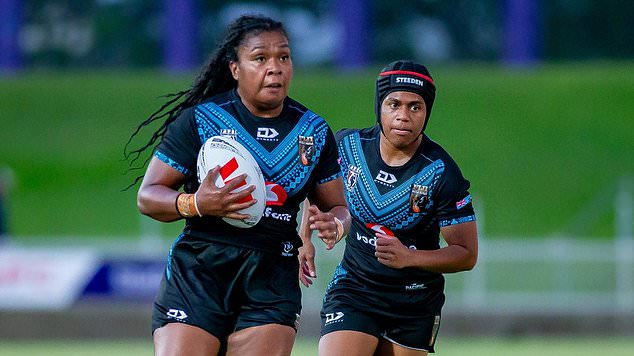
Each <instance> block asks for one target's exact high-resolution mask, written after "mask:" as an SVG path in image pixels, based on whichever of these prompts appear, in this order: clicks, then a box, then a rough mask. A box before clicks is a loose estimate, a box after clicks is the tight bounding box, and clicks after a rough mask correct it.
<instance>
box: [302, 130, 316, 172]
mask: <svg viewBox="0 0 634 356" xmlns="http://www.w3.org/2000/svg"><path fill="white" fill-rule="evenodd" d="M298 143H299V160H300V162H302V164H303V165H304V166H308V165H310V164H311V163H312V162H313V156H314V155H315V139H314V138H313V136H299V139H298Z"/></svg>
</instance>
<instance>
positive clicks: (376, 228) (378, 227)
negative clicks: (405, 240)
mask: <svg viewBox="0 0 634 356" xmlns="http://www.w3.org/2000/svg"><path fill="white" fill-rule="evenodd" d="M365 227H367V228H368V229H370V230H372V231H376V232H380V233H382V234H386V235H389V236H394V233H393V232H392V230H390V229H388V228H387V227H385V226H383V225H381V224H376V223H366V224H365Z"/></svg>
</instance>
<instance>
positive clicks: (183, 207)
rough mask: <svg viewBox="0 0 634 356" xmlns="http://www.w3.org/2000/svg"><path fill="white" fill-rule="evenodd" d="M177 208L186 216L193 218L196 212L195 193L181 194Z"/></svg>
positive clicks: (177, 199)
mask: <svg viewBox="0 0 634 356" xmlns="http://www.w3.org/2000/svg"><path fill="white" fill-rule="evenodd" d="M176 210H177V211H178V213H179V214H180V215H181V216H182V217H184V218H191V217H193V216H194V215H195V214H196V202H195V201H194V194H183V193H181V194H179V195H178V198H176Z"/></svg>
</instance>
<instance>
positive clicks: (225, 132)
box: [220, 129, 238, 140]
mask: <svg viewBox="0 0 634 356" xmlns="http://www.w3.org/2000/svg"><path fill="white" fill-rule="evenodd" d="M220 135H221V136H224V137H227V138H230V139H232V140H235V139H236V137H238V131H236V130H234V129H222V130H220Z"/></svg>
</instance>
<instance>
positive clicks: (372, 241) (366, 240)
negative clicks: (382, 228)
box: [357, 232, 376, 247]
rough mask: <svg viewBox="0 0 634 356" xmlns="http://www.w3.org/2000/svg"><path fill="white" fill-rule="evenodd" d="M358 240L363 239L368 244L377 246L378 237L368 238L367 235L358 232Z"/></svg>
mask: <svg viewBox="0 0 634 356" xmlns="http://www.w3.org/2000/svg"><path fill="white" fill-rule="evenodd" d="M357 241H361V242H363V243H364V244H368V245H370V246H374V247H376V237H374V236H373V237H372V238H368V237H367V236H363V235H360V234H359V233H358V232H357Z"/></svg>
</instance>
